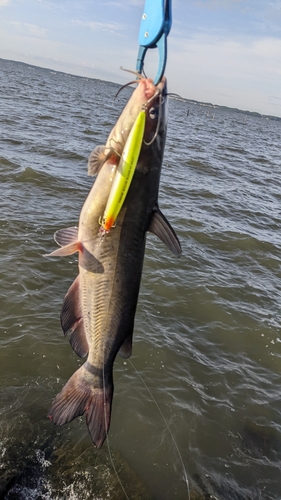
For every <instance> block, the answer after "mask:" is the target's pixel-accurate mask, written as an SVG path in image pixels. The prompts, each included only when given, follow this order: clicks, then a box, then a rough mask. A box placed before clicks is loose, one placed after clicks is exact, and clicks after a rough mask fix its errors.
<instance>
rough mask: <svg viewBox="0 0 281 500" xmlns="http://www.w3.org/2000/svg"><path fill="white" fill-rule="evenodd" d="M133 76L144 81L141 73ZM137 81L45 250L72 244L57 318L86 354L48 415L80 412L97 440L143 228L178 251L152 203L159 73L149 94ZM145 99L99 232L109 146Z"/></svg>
mask: <svg viewBox="0 0 281 500" xmlns="http://www.w3.org/2000/svg"><path fill="white" fill-rule="evenodd" d="M140 83H141V84H142V85H143V81H141V82H140ZM139 85H140V84H139ZM139 85H138V87H137V89H136V90H135V92H134V93H133V94H132V97H131V99H132V102H131V104H133V105H130V101H129V102H128V104H127V106H126V107H125V109H124V111H123V113H122V115H121V117H120V119H119V120H121V121H120V123H119V120H118V122H117V124H116V126H115V127H114V128H113V131H112V132H111V136H110V137H109V139H108V141H107V144H106V146H105V151H102V150H98V152H94V154H93V157H92V158H90V160H89V165H90V169H89V170H90V173H93V171H94V170H95V169H96V170H97V169H98V167H97V165H98V164H99V162H100V160H101V158H100V157H101V156H102V157H103V160H102V162H101V166H100V167H99V173H98V176H97V178H96V181H95V183H94V185H93V187H92V189H91V191H90V193H89V195H88V197H87V199H86V201H85V203H84V206H83V208H82V211H81V214H80V219H79V227H78V229H77V228H68V229H62V230H60V231H58V232H57V233H56V235H55V239H56V241H57V243H58V244H59V245H60V246H61V248H60V249H58V250H56V251H54V252H53V253H52V254H51V255H69V254H71V253H74V252H76V251H78V252H79V259H78V262H79V275H78V276H77V278H76V279H75V281H74V283H73V284H72V286H71V287H70V289H69V291H68V292H67V294H66V297H65V299H64V302H63V306H62V312H61V324H62V328H63V331H64V333H65V334H66V335H68V336H69V340H70V343H71V345H72V347H73V349H74V350H75V352H76V353H77V354H78V355H79V356H81V357H84V356H87V360H86V362H85V363H84V364H83V365H82V366H81V367H80V368H79V369H78V370H77V371H76V372H75V373H74V374H73V375H72V377H71V378H70V379H69V381H68V382H67V383H66V385H65V386H64V387H63V389H62V391H61V392H60V393H59V394H58V395H57V397H56V398H55V400H54V401H53V404H52V407H51V410H50V414H49V417H50V418H51V420H52V422H53V423H54V424H57V425H62V424H64V423H66V422H69V421H71V420H73V419H74V418H75V417H77V416H79V415H82V414H84V413H85V415H86V422H87V426H88V430H89V432H90V435H91V437H92V440H93V442H94V444H95V445H96V447H97V448H100V447H101V446H102V444H103V442H104V440H105V439H106V436H107V433H108V429H109V425H110V414H111V405H112V397H113V363H114V360H115V357H116V355H117V353H118V352H119V354H120V355H121V356H122V357H125V358H126V357H129V356H130V355H131V352H132V335H133V329H134V318H135V312H136V306H137V300H138V294H139V288H140V282H141V275H142V267H143V259H144V252H145V242H146V232H147V231H148V230H149V231H151V232H153V233H155V234H156V235H157V236H158V237H159V238H160V239H161V240H162V241H163V242H164V243H165V244H166V245H167V246H168V247H169V248H170V249H171V250H172V251H173V252H174V254H175V255H177V256H179V255H180V253H181V248H180V243H179V241H178V239H177V237H176V235H175V233H174V231H173V229H172V228H171V226H170V224H169V223H168V221H167V220H166V219H165V217H164V216H163V214H162V213H161V212H160V210H159V208H158V190H159V181H160V172H161V165H162V160H163V154H164V146H165V138H166V126H167V117H166V101H167V90H166V79H165V78H163V80H162V82H161V83H160V84H159V85H158V87H157V89H156V88H155V87H154V88H153V87H152V86H153V84H152V83H151V81H149V89H150V87H151V88H152V90H153V93H156V96H155V98H152V99H151V97H152V95H153V94H152V95H150V96H147V95H146V94H145V92H143V90H142V89H140V88H139ZM156 91H157V92H156ZM149 92H150V90H149ZM135 93H136V94H135ZM134 94H135V95H134ZM143 99H145V102H142V101H143ZM150 99H151V100H150ZM145 103H146V114H147V116H146V124H145V131H144V142H143V145H142V148H141V152H140V156H139V159H138V163H137V166H136V169H135V173H134V176H133V179H132V182H131V185H130V189H129V191H128V193H127V197H126V199H125V201H124V204H123V206H122V209H121V211H120V213H119V215H118V218H117V220H116V226H115V227H114V228H112V229H111V231H110V233H108V234H105V235H103V236H102V235H101V232H100V223H99V220H100V217H101V215H102V214H103V213H104V210H105V206H106V203H107V200H108V196H109V193H110V189H111V186H112V182H113V180H114V176H115V173H116V168H117V163H118V155H117V156H116V154H115V152H116V151H117V149H118V154H122V148H123V147H124V143H125V142H126V137H127V136H128V134H129V132H130V129H131V128H132V126H133V123H134V120H135V119H136V118H137V116H138V113H139V111H140V109H142V106H143V104H145ZM126 113H127V114H128V116H127V119H126ZM124 127H126V130H125V129H124ZM113 143H114V151H112V149H111V148H112V147H113V146H112V144H113ZM107 150H108V151H107ZM93 165H94V167H93Z"/></svg>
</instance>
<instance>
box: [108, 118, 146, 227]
mask: <svg viewBox="0 0 281 500" xmlns="http://www.w3.org/2000/svg"><path fill="white" fill-rule="evenodd" d="M145 119H146V114H145V110H142V111H140V113H139V115H138V117H137V119H136V121H135V123H134V125H133V127H132V129H131V131H130V133H129V136H128V139H127V141H126V144H125V146H124V149H123V153H122V155H121V158H120V161H119V165H118V167H117V170H116V174H115V177H114V179H113V183H112V187H111V190H110V193H109V197H108V200H107V204H106V207H105V211H104V214H103V217H102V220H101V232H102V233H108V232H109V231H110V229H111V228H112V227H113V226H114V225H115V222H116V219H117V217H118V214H119V212H120V210H121V208H122V206H123V203H124V201H125V198H126V195H127V192H128V190H129V187H130V184H131V182H132V179H133V175H134V172H135V169H136V166H137V162H138V159H139V155H140V150H141V145H142V141H143V135H144V127H145Z"/></svg>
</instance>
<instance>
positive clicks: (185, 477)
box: [127, 359, 190, 500]
mask: <svg viewBox="0 0 281 500" xmlns="http://www.w3.org/2000/svg"><path fill="white" fill-rule="evenodd" d="M127 361H129V363H130V364H131V366H132V367H133V369H134V370H135V372H136V373H137V375H138V376H139V378H140V379H141V381H142V383H143V385H144V387H145V388H146V390H147V391H148V394H149V395H150V397H151V399H152V401H153V402H154V404H155V405H156V408H157V410H158V411H159V413H160V415H161V417H162V419H163V421H164V423H165V425H166V428H167V430H168V432H169V434H170V436H171V439H172V441H173V444H174V447H175V449H176V451H177V454H178V457H179V459H180V462H181V466H182V470H183V475H184V481H185V484H186V489H187V495H188V496H187V498H188V500H190V490H189V480H188V477H187V473H186V469H185V465H184V462H183V459H182V456H181V453H180V450H179V447H178V445H177V443H176V440H175V438H174V436H173V433H172V431H171V428H170V426H169V424H168V422H167V420H166V418H165V417H164V414H163V412H162V410H161V408H160V406H159V405H158V403H157V401H156V399H155V398H154V396H153V394H152V392H151V390H150V389H149V387H148V385H147V384H146V382H145V381H144V379H143V377H142V376H141V374H140V373H139V371H138V370H137V369H136V367H135V366H134V365H133V362H132V361H131V360H130V359H128V360H127Z"/></svg>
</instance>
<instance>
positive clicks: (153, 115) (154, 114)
mask: <svg viewBox="0 0 281 500" xmlns="http://www.w3.org/2000/svg"><path fill="white" fill-rule="evenodd" d="M157 116H158V112H157V108H154V107H152V108H150V109H149V117H150V118H151V119H152V120H155V118H157Z"/></svg>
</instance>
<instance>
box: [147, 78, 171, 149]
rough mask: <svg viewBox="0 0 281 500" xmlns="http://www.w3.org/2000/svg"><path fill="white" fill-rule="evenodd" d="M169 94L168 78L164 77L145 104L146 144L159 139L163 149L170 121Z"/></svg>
mask: <svg viewBox="0 0 281 500" xmlns="http://www.w3.org/2000/svg"><path fill="white" fill-rule="evenodd" d="M167 95H168V94H167V79H166V78H165V77H163V78H162V80H161V82H160V83H159V84H158V85H157V86H156V87H154V91H153V93H152V95H151V97H150V98H149V99H148V100H147V101H146V103H145V104H144V105H143V109H145V111H146V124H145V132H144V144H145V145H147V146H149V145H150V144H152V143H153V142H154V141H157V142H159V144H160V147H161V149H164V145H165V139H166V131H167V121H168V120H167V114H168V113H167V110H168V106H167V102H168V99H167Z"/></svg>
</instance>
